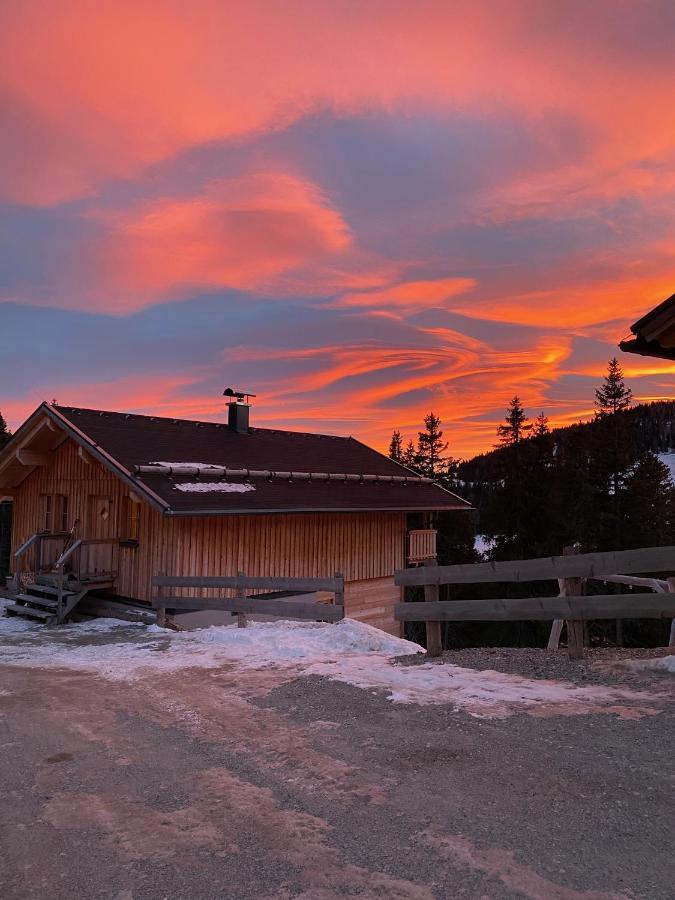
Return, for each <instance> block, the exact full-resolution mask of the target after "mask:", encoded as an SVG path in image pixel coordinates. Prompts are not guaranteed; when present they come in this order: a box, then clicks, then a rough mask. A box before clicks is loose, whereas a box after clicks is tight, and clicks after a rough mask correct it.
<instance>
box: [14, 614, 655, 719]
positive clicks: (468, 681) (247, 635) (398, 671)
mask: <svg viewBox="0 0 675 900" xmlns="http://www.w3.org/2000/svg"><path fill="white" fill-rule="evenodd" d="M421 652H423V651H422V648H421V647H420V646H419V645H418V644H414V643H412V642H410V641H405V640H401V639H399V638H395V637H392V636H391V635H388V634H386V633H385V632H383V631H380V630H379V629H376V628H373V627H372V626H369V625H366V624H364V623H363V622H357V621H355V620H353V619H344V620H343V621H341V622H339V623H338V624H336V625H328V624H323V623H315V622H309V623H308V622H288V621H285V622H252V623H250V624H249V626H248V627H247V628H236V627H234V626H216V627H211V628H205V629H201V630H198V631H184V632H178V633H176V632H172V631H168V630H165V629H163V628H159V627H157V626H156V625H150V626H145V625H142V624H140V623H138V624H136V623H127V622H119V621H117V620H115V619H96V620H93V621H92V622H89V623H85V624H78V625H65V626H60V627H51V628H50V627H46V626H44V625H33V624H31V623H29V622H25V621H23V620H21V619H15V618H0V659H1V660H2V662H4V663H6V664H8V665H15V666H24V667H30V668H69V669H76V670H80V671H81V670H84V671H89V672H92V673H93V674H96V675H98V676H99V677H103V678H106V679H109V680H114V681H133V680H136V679H140V678H144V677H148V676H154V675H156V674H157V673H169V672H176V671H180V670H182V669H189V668H194V669H215V668H221V667H223V666H230V667H236V668H237V669H238V670H239V671H240V672H241V673H242V678H244V677H245V672H246V671H247V670H251V669H255V670H261V669H266V670H268V671H270V670H272V671H273V673H274V676H273V677H274V678H275V679H278V683H279V684H283V683H284V682H286V681H289V680H292V679H295V678H298V677H300V676H308V675H320V676H323V677H325V678H329V679H331V680H333V681H340V682H343V683H345V684H351V685H354V686H355V687H359V688H364V689H369V690H383V691H385V692H386V695H387V697H388V699H389V700H391V701H392V702H394V703H416V704H447V705H449V706H452V707H454V708H455V709H463V710H465V711H466V712H468V713H470V714H471V715H474V716H479V717H481V716H487V717H490V718H495V717H497V718H502V717H504V716H509V715H512V714H513V713H515V712H518V711H520V712H526V713H529V714H531V715H560V714H564V715H573V714H583V713H590V712H595V713H597V712H613V713H617V714H619V715H621V714H624V713H627V712H628V713H632V712H635V714H645V713H654V712H656V711H657V710H656V709H645V708H644V706H643V707H638V708H636V706H635V703H636V702H639V703H642V704H644V703H645V702H646V701H651V700H655V699H659V698H658V697H655V696H654V695H652V694H647V693H645V692H636V691H631V690H629V689H627V688H620V687H608V686H600V685H587V686H583V687H578V686H576V685H573V684H568V683H565V682H556V681H544V680H533V679H528V678H524V677H521V676H518V675H507V674H504V673H501V672H494V671H476V670H474V669H468V668H462V667H460V666H455V665H450V664H447V663H440V664H438V663H424V664H422V665H410V666H405V665H400V664H396V663H394V662H393V661H392V660H393V658H394V657H396V656H403V655H409V654H415V653H421ZM653 662H661V661H660V660H659V661H656V660H655V661H653ZM625 701H633V705H632V706H631V707H620V706H619V705H618V704H620V703H622V702H625Z"/></svg>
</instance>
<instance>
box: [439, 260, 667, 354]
mask: <svg viewBox="0 0 675 900" xmlns="http://www.w3.org/2000/svg"><path fill="white" fill-rule="evenodd" d="M617 268H618V271H616V273H615V275H614V277H612V278H608V279H606V280H603V281H599V280H594V281H592V280H586V281H584V280H583V279H582V278H580V279H579V280H577V281H576V282H572V283H569V284H563V285H561V286H559V287H555V288H550V289H546V290H533V291H527V292H525V293H520V294H509V293H508V292H505V293H504V295H503V296H498V297H491V298H489V299H488V298H477V299H475V300H473V299H472V300H471V301H470V302H467V301H464V300H460V301H453V302H452V303H451V304H449V305H448V308H449V309H451V310H452V311H453V312H457V313H461V314H462V315H466V316H471V317H472V318H475V319H484V320H487V321H491V322H511V323H516V324H520V325H534V326H538V327H545V328H550V329H560V330H565V331H573V332H576V333H577V334H581V333H583V332H584V331H585V330H586V328H587V327H588V330H589V333H591V332H592V331H593V329H592V328H591V327H589V326H598V325H602V324H603V323H607V322H616V328H614V326H612V328H611V329H610V330H609V332H608V334H609V336H610V337H612V340H613V342H616V340H618V338H617V335H616V331H617V330H618V331H619V335H618V336H619V337H620V336H621V330H622V329H623V330H627V327H628V325H629V324H630V323H631V322H632V321H634V319H635V318H637V317H639V316H640V315H642V314H643V313H644V312H645V311H646V308H648V306H649V301H646V300H645V298H648V297H653V298H656V299H655V301H654V303H656V302H658V301H659V300H661V299H663V297H667V296H669V295H670V294H671V293H672V285H673V283H675V269H673V268H672V266H669V267H668V270H666V271H665V272H663V273H662V274H658V275H649V274H645V275H644V277H641V278H635V277H631V276H630V274H628V273H626V272H622V271H621V267H620V265H619V264H618V263H617ZM551 277H552V278H554V277H555V275H554V274H553V273H552V275H551ZM561 280H562V279H561ZM619 322H623V325H620V324H619Z"/></svg>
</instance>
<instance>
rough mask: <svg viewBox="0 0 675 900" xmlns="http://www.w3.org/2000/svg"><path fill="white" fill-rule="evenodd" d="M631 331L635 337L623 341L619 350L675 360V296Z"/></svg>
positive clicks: (643, 318) (645, 316) (660, 304)
mask: <svg viewBox="0 0 675 900" xmlns="http://www.w3.org/2000/svg"><path fill="white" fill-rule="evenodd" d="M630 330H631V332H632V333H633V334H634V335H635V337H634V338H631V339H630V340H627V341H621V343H620V344H619V350H622V351H623V352H624V353H636V354H637V355H638V356H651V357H654V358H656V359H669V360H673V359H675V294H673V295H672V297H668V299H667V300H664V301H663V303H659V305H658V306H656V307H655V308H654V309H652V310H650V311H649V312H648V313H645V315H644V316H642V318H641V319H638V320H637V322H634V323H633V324H632V325H631V326H630Z"/></svg>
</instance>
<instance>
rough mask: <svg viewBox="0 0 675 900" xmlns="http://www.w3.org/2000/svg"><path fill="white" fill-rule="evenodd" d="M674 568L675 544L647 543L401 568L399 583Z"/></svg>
mask: <svg viewBox="0 0 675 900" xmlns="http://www.w3.org/2000/svg"><path fill="white" fill-rule="evenodd" d="M673 571H675V547H645V548H642V549H640V550H617V551H612V552H609V553H578V554H575V555H569V556H544V557H541V558H540V559H521V560H509V561H506V562H487V563H469V564H466V565H460V566H434V567H432V568H431V571H429V567H424V568H419V569H401V570H399V571H398V572H397V573H396V584H398V585H402V586H411V587H412V586H414V585H425V584H481V583H488V582H496V581H504V582H519V581H547V580H549V579H553V578H601V577H602V576H603V575H616V574H621V575H629V574H633V573H635V572H673Z"/></svg>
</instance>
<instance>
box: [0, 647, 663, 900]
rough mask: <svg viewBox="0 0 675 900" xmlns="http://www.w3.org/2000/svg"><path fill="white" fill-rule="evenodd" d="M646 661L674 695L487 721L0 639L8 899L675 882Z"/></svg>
mask: <svg viewBox="0 0 675 900" xmlns="http://www.w3.org/2000/svg"><path fill="white" fill-rule="evenodd" d="M462 652H463V653H465V656H464V657H462V658H461V659H460V658H457V660H456V661H457V662H458V664H461V665H462V666H467V665H469V664H470V660H472V661H473V664H474V668H488V667H492V668H499V662H500V660H499V659H497V658H496V657H494V655H493V658H492V664H491V666H488V664H487V663H485V664H483V663H484V662H485V661H484V660H481V659H480V658H479V657H478V656H476V654H475V653H474V655H473V657H470V656H469V651H462ZM471 652H473V651H471ZM481 652H484V651H481ZM499 654H507V657H508V651H499ZM540 663H541V664H542V665H543V663H542V661H541V660H540ZM550 665H553V666H554V668H555V669H556V672H557V673H558V677H560V672H562V671H567V674H568V675H570V670H569V664H568V663H566V662H565V660H564V658H561V657H560V656H556V657H555V659H554V660H552V661H551V662H550ZM502 666H510V667H511V668H510V670H511V671H513V670H517V671H520V673H521V674H525V675H528V676H529V677H536V673H535V672H533V671H532V670H531V667H530V669H528V664H527V663H526V662H525V661H523V660H521V661H520V663H518V660H517V659H516V660H515V662H514V657H513V655H511V659H510V662H508V663H507V662H504V660H502ZM589 671H590V670H589ZM592 672H593V674H592V679H591V680H593V681H596V682H602V678H603V677H604V676H602V675H598V673H597V671H596V670H592ZM583 673H584V669H583V667H582V668H577V669H576V670H575V674H574V677H573V678H572V677H570V680H575V679H576V680H578V679H579V677H581V676H582V675H583ZM541 674H542V675H544V676H548V677H551V672H550V671H547V670H546V666H545V665H544V668H543V669H541ZM630 679H631V688H632V689H633V690H635V691H638V692H641V693H644V695H645V696H649V697H652V698H653V697H658V698H660V699H659V700H658V702H656V703H654V702H649V703H646V704H643V703H638V704H636V705H635V709H634V715H633V714H631V709H630V707H631V704H630V702H629V701H626V703H625V704H624V705H623V707H622V708H623V709H624V711H625V710H627V713H626V714H621V715H618V714H616V715H615V714H612V713H611V712H607V711H606V712H603V713H598V714H593V713H587V714H583V715H572V714H564V715H562V714H561V715H557V714H541V715H535V714H529V713H524V712H516V713H514V714H512V715H508V716H505V717H502V718H488V717H485V718H481V717H478V716H476V715H474V714H471V713H469V712H467V711H466V710H465V711H457V710H455V709H454V708H453V707H452V706H451V705H449V704H446V705H444V704H439V705H419V704H415V703H408V704H402V703H392V702H391V700H389V699H387V692H386V691H384V690H370V689H363V688H358V687H354V686H352V685H350V684H343V683H339V682H336V681H333V680H329V679H328V678H325V677H317V676H309V677H306V676H301V677H297V678H290V679H289V678H282V679H280V678H279V677H278V674H277V673H276V672H275V671H274V670H273V669H269V668H267V669H265V668H262V669H242V668H241V667H238V666H236V665H234V664H230V665H222V666H220V667H218V668H212V669H207V670H204V669H194V668H191V669H184V670H182V671H177V672H154V673H149V674H148V675H147V676H145V677H142V678H138V679H136V680H134V681H132V682H125V681H111V680H108V679H102V678H100V677H98V676H96V675H95V674H92V673H91V672H87V671H77V670H73V669H45V668H26V667H23V666H22V667H15V666H12V665H2V663H1V657H0V752H1V754H2V765H1V767H0V841H1V848H2V849H1V852H0V884H1V885H2V889H1V896H2V897H3V898H4V900H19V898H29V897H31V898H45V900H47V898H48V900H74V898H98V897H101V898H115V900H141V898H152V900H155V898H158V900H159V898H262V900H271V898H275V900H290V898H303V900H337V898H342V897H349V896H358V897H362V898H393V900H431V898H437V900H438V898H479V900H485V898H515V897H518V898H522V897H525V898H532V900H601V898H603V900H605V898H650V900H657V898H671V897H672V896H673V874H674V871H673V863H672V859H673V856H672V824H673V807H672V774H673V764H672V748H673V737H674V734H673V718H672V708H671V709H669V704H668V702H667V694H668V692H669V691H670V690H671V689H672V683H673V682H672V676H668V675H660V674H656V673H650V674H648V675H647V674H644V675H637V674H634V673H632V674H631V675H630ZM664 698H665V699H664Z"/></svg>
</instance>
